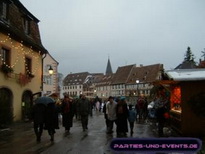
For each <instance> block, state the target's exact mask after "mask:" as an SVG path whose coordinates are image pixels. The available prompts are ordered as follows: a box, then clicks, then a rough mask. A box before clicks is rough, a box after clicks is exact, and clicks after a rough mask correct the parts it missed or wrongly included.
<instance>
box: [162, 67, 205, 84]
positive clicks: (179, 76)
mask: <svg viewBox="0 0 205 154" xmlns="http://www.w3.org/2000/svg"><path fill="white" fill-rule="evenodd" d="M165 73H166V74H167V75H168V77H169V78H170V79H171V80H174V81H196V80H205V69H202V68H200V69H176V70H169V71H166V72H165Z"/></svg>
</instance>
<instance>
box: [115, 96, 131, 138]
mask: <svg viewBox="0 0 205 154" xmlns="http://www.w3.org/2000/svg"><path fill="white" fill-rule="evenodd" d="M116 113H117V135H118V136H126V133H127V132H128V123H127V118H128V107H127V103H126V100H125V98H124V97H122V98H121V99H120V101H119V102H118V103H117V107H116Z"/></svg>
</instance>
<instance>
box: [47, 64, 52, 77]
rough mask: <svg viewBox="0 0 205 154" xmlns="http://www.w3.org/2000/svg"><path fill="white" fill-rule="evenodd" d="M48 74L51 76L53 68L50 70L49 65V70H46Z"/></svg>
mask: <svg viewBox="0 0 205 154" xmlns="http://www.w3.org/2000/svg"><path fill="white" fill-rule="evenodd" d="M48 73H49V74H50V75H52V74H53V68H52V66H51V65H50V68H49V69H48Z"/></svg>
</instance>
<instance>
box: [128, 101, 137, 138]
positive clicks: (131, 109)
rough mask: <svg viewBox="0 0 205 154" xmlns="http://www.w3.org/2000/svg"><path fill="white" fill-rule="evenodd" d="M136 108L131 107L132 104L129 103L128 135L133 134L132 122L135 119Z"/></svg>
mask: <svg viewBox="0 0 205 154" xmlns="http://www.w3.org/2000/svg"><path fill="white" fill-rule="evenodd" d="M136 116H137V113H136V110H135V109H133V106H132V105H131V104H130V105H129V110H128V121H129V125H130V136H132V135H133V128H134V122H135V120H136Z"/></svg>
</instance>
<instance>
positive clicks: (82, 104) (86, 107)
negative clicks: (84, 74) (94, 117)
mask: <svg viewBox="0 0 205 154" xmlns="http://www.w3.org/2000/svg"><path fill="white" fill-rule="evenodd" d="M78 111H79V114H80V116H81V123H82V128H83V131H86V130H88V116H89V114H90V112H91V103H90V102H89V100H88V99H87V98H86V96H85V95H84V94H82V96H81V99H79V102H78Z"/></svg>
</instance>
